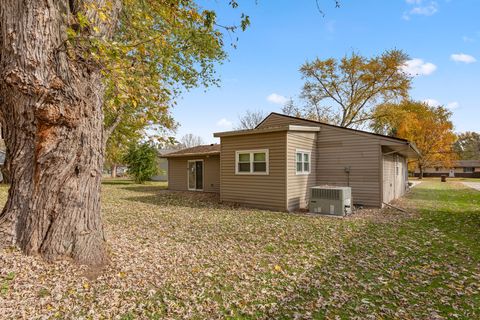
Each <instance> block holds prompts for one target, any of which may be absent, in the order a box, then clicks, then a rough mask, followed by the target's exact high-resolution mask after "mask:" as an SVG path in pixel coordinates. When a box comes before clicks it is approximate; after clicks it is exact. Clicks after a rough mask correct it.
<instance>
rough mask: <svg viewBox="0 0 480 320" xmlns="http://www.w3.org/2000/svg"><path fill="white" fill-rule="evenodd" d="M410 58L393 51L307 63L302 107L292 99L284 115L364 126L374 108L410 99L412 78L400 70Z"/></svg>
mask: <svg viewBox="0 0 480 320" xmlns="http://www.w3.org/2000/svg"><path fill="white" fill-rule="evenodd" d="M407 59H408V56H407V55H406V54H405V53H404V52H402V51H400V50H391V51H385V52H384V53H382V54H381V55H379V56H374V57H372V58H366V57H363V56H361V55H359V54H357V53H352V54H351V55H350V56H345V57H343V58H342V59H340V60H336V59H333V58H330V59H326V60H322V59H319V58H317V59H315V60H313V61H311V62H306V63H305V64H304V65H302V66H301V68H300V73H301V75H302V78H303V79H304V80H305V84H304V86H303V89H302V92H301V94H300V100H301V101H300V104H298V103H295V102H294V101H293V100H290V101H289V102H288V103H287V104H286V105H285V106H284V108H283V112H284V113H285V114H288V115H293V116H300V117H303V118H307V119H311V120H317V121H323V122H327V123H331V124H335V125H339V126H342V127H347V128H348V127H361V126H364V125H365V124H366V123H368V122H369V121H370V120H372V119H373V116H374V114H373V108H374V106H375V105H377V104H380V103H386V102H392V101H396V100H398V99H400V98H405V97H407V96H408V90H409V89H410V85H411V77H410V76H409V75H408V74H407V73H405V72H403V71H402V68H401V67H402V66H403V65H404V63H405V62H406V60H407Z"/></svg>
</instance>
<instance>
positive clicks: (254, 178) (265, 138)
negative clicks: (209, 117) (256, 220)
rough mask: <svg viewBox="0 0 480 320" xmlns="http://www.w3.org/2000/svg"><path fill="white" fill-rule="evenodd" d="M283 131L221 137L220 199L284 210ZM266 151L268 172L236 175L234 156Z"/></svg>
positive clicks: (284, 140) (284, 165)
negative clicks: (240, 153) (242, 153)
mask: <svg viewBox="0 0 480 320" xmlns="http://www.w3.org/2000/svg"><path fill="white" fill-rule="evenodd" d="M285 145H286V132H285V131H283V132H267V133H258V134H252V135H242V136H229V137H224V138H221V143H220V146H221V152H220V185H221V186H222V187H221V189H220V200H221V201H228V202H235V203H241V204H243V205H246V206H252V207H257V208H264V209H274V210H285V192H286V184H285V183H286V182H285V170H286V162H285V160H286V153H285V151H286V150H285ZM250 151H259V152H260V151H267V152H268V172H266V173H265V174H258V173H250V174H249V173H245V174H242V173H238V172H237V170H236V168H235V167H236V159H235V157H236V153H239V152H250Z"/></svg>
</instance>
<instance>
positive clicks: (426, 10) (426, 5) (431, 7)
mask: <svg viewBox="0 0 480 320" xmlns="http://www.w3.org/2000/svg"><path fill="white" fill-rule="evenodd" d="M406 2H407V4H409V5H414V7H413V8H412V9H410V10H409V11H406V12H404V13H403V16H402V17H403V19H405V20H410V16H411V15H421V16H432V15H434V14H435V13H437V11H438V3H437V2H436V1H424V0H406Z"/></svg>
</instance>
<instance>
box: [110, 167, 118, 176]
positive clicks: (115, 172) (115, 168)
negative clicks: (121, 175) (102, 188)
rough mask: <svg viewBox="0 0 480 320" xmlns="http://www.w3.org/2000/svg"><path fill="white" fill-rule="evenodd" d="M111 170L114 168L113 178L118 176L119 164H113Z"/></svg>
mask: <svg viewBox="0 0 480 320" xmlns="http://www.w3.org/2000/svg"><path fill="white" fill-rule="evenodd" d="M111 170H112V174H111V177H112V178H116V177H117V165H116V164H112V167H111Z"/></svg>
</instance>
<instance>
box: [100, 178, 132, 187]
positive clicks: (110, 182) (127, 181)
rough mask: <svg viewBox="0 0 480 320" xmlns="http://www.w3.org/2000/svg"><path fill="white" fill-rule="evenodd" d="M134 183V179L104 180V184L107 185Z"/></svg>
mask: <svg viewBox="0 0 480 320" xmlns="http://www.w3.org/2000/svg"><path fill="white" fill-rule="evenodd" d="M131 184H134V182H133V180H123V179H122V180H114V179H111V180H110V179H109V180H102V185H107V186H119V185H131Z"/></svg>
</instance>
